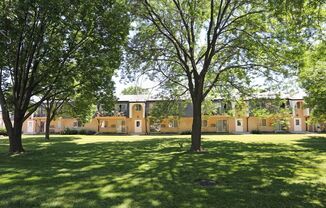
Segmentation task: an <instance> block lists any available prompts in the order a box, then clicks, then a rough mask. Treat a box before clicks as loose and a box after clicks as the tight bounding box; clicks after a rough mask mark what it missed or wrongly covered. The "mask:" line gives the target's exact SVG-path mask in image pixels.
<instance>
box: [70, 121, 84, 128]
mask: <svg viewBox="0 0 326 208" xmlns="http://www.w3.org/2000/svg"><path fill="white" fill-rule="evenodd" d="M72 125H73V127H74V128H78V127H82V123H81V122H80V121H74V123H73V124H72Z"/></svg>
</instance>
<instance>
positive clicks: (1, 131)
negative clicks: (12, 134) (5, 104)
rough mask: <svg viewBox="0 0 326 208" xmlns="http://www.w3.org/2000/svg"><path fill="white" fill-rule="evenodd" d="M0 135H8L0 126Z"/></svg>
mask: <svg viewBox="0 0 326 208" xmlns="http://www.w3.org/2000/svg"><path fill="white" fill-rule="evenodd" d="M0 135H2V136H8V134H7V130H6V129H5V128H0Z"/></svg>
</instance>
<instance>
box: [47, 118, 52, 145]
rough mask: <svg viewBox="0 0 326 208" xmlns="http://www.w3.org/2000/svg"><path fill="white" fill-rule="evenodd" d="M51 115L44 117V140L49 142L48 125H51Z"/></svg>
mask: <svg viewBox="0 0 326 208" xmlns="http://www.w3.org/2000/svg"><path fill="white" fill-rule="evenodd" d="M51 120H52V119H51V115H50V114H47V115H46V121H45V140H50V124H51Z"/></svg>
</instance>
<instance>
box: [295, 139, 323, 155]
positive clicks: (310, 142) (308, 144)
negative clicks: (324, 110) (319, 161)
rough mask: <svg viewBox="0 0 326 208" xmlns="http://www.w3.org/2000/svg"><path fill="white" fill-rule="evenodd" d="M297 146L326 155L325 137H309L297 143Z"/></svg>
mask: <svg viewBox="0 0 326 208" xmlns="http://www.w3.org/2000/svg"><path fill="white" fill-rule="evenodd" d="M297 143H298V145H300V146H302V147H305V148H309V149H313V150H316V151H320V152H324V153H326V137H321V136H310V137H308V138H305V139H301V140H298V141H297Z"/></svg>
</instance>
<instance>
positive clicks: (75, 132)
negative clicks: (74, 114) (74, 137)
mask: <svg viewBox="0 0 326 208" xmlns="http://www.w3.org/2000/svg"><path fill="white" fill-rule="evenodd" d="M62 134H78V130H77V129H70V128H66V129H65V130H63V132H62Z"/></svg>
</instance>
